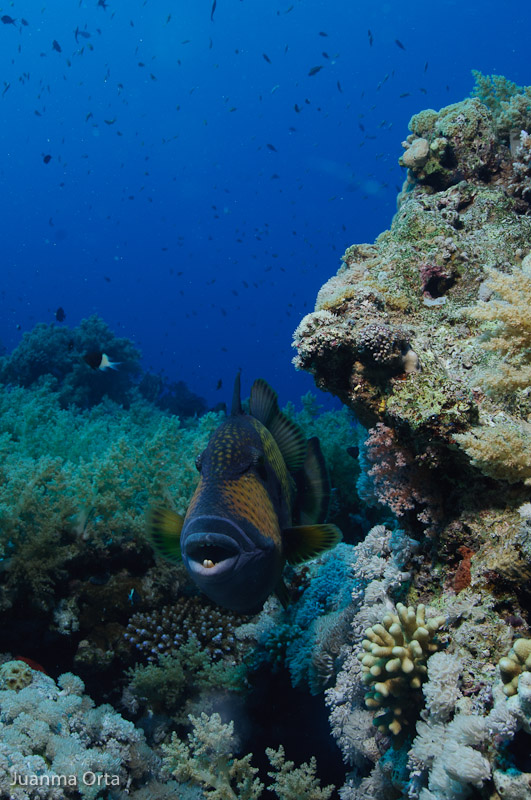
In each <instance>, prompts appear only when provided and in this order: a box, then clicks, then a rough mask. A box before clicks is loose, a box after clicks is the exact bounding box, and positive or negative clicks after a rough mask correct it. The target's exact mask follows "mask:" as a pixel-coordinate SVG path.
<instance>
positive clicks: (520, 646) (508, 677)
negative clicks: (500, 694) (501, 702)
mask: <svg viewBox="0 0 531 800" xmlns="http://www.w3.org/2000/svg"><path fill="white" fill-rule="evenodd" d="M499 667H500V673H501V678H502V681H503V684H504V686H503V691H504V692H505V694H506V695H507V696H508V697H512V696H513V695H515V694H516V693H517V691H518V681H519V678H520V675H521V674H522V672H524V671H527V672H530V673H531V639H517V640H516V642H515V643H514V644H513V646H512V648H511V649H510V651H509V653H508V654H507V655H506V656H504V657H503V658H502V659H500V663H499Z"/></svg>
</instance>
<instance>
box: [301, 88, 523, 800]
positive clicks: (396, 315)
mask: <svg viewBox="0 0 531 800" xmlns="http://www.w3.org/2000/svg"><path fill="white" fill-rule="evenodd" d="M476 81H477V85H476V88H475V90H474V92H473V97H472V98H469V99H467V100H464V101H463V102H461V103H456V104H454V105H451V106H448V107H446V108H443V109H441V110H440V111H438V112H437V111H434V110H431V109H429V110H426V111H423V112H421V113H419V114H417V115H416V116H414V117H413V118H412V119H411V122H410V131H411V133H410V135H409V136H408V137H407V138H406V140H405V141H404V142H402V147H403V153H402V155H401V156H400V163H401V165H402V166H403V167H404V168H405V169H407V174H406V179H405V182H404V185H403V189H402V191H401V193H400V195H399V197H398V208H397V213H396V215H395V216H394V218H393V221H392V224H391V228H390V230H388V231H384V232H383V233H382V234H381V235H380V236H379V237H378V238H377V239H376V241H375V242H374V244H355V245H352V246H351V247H349V248H348V249H347V251H346V252H345V255H344V256H343V259H342V260H343V262H344V263H343V265H342V266H341V268H340V269H339V271H338V273H337V274H336V275H335V276H333V277H331V278H330V279H329V280H328V281H327V282H326V283H325V285H324V286H323V287H322V288H321V290H320V291H319V294H318V296H317V301H316V306H315V310H314V312H312V313H310V314H308V315H307V316H306V317H304V319H303V320H302V321H301V323H300V325H299V327H298V328H297V330H296V332H295V334H294V347H295V348H296V351H297V355H296V357H295V358H294V363H295V366H296V367H297V368H298V369H304V370H307V371H309V372H310V373H312V374H313V376H314V378H315V382H316V384H317V386H319V388H320V389H322V390H325V391H329V392H331V393H333V394H334V395H336V396H338V397H339V398H340V399H341V401H342V402H343V403H344V404H345V405H346V406H348V407H349V408H350V409H352V410H353V411H354V413H355V415H356V417H357V418H358V419H359V420H360V422H361V423H362V425H364V426H365V427H366V428H367V436H366V440H365V443H364V444H363V445H362V446H361V447H360V453H359V462H360V468H361V471H360V476H359V478H358V485H357V488H358V494H359V496H360V497H361V498H362V499H363V500H364V501H365V502H367V503H372V504H379V505H380V506H382V505H383V506H384V507H386V508H387V510H388V511H389V512H390V513H392V515H393V516H394V517H395V519H396V523H395V525H396V526H397V527H398V526H399V528H400V529H401V530H402V531H403V533H404V534H405V535H406V536H407V537H409V538H408V539H407V541H409V542H411V541H412V540H416V542H417V548H416V549H413V550H412V551H411V555H410V556H409V558H407V559H406V560H405V561H404V562H403V564H404V566H405V568H406V569H407V570H408V573H407V576H405V580H404V582H403V583H402V586H401V587H400V588H398V587H395V588H394V589H392V587H390V588H386V587H383V592H380V594H379V597H380V611H379V613H378V614H376V615H375V614H374V610H375V608H374V606H373V605H372V602H371V600H370V596H371V592H372V590H371V592H369V594H368V591H369V590H368V588H365V590H364V598H365V599H364V600H363V604H364V605H363V606H362V607H361V610H359V609H360V598H359V597H358V596H357V595H356V592H353V595H352V599H353V604H354V605H353V607H352V609H351V612H352V615H353V622H352V626H351V632H350V636H349V637H347V638H346V639H345V640H344V647H343V650H342V651H341V652H342V653H343V662H342V667H341V669H340V670H339V673H338V674H337V680H336V683H335V685H334V686H332V687H331V688H329V689H328V690H327V702H328V704H329V706H330V708H331V716H330V720H331V724H332V730H333V734H334V736H335V737H336V739H337V741H338V744H339V746H340V747H341V749H342V752H343V755H344V758H345V762H346V763H347V764H350V765H351V767H352V769H353V772H352V773H351V775H350V777H349V778H348V779H347V782H346V784H345V785H344V787H343V788H342V790H341V792H340V794H341V797H342V800H354V799H357V798H362V797H363V798H365V797H371V798H374V800H387V799H388V798H391V799H392V800H394V799H395V798H401V797H404V798H405V797H412V798H421V800H432V799H433V798H438V799H440V798H449V799H450V798H462V797H469V796H473V797H478V798H479V797H485V798H486V797H513V798H520V797H529V791H530V789H529V786H531V783H530V781H531V762H530V759H529V756H528V754H529V751H530V749H531V748H530V745H531V739H530V736H529V734H530V731H531V728H530V722H529V720H530V717H529V713H530V708H531V707H530V706H529V704H528V689H529V679H530V676H531V672H530V666H529V664H528V661H529V659H528V658H527V654H528V651H529V648H528V645H529V612H530V610H531V592H530V588H529V587H530V583H529V578H530V577H531V538H530V528H531V504H530V503H529V495H530V488H529V487H530V486H531V416H530V415H531V399H530V386H531V312H530V307H529V305H530V300H531V191H530V190H531V169H530V163H531V136H530V133H531V89H530V88H529V87H528V88H525V89H522V88H520V87H518V86H516V85H515V84H512V83H511V82H510V81H507V80H505V79H504V78H501V77H500V76H491V77H487V76H483V75H481V74H479V73H477V74H476ZM397 155H398V154H397ZM391 525H392V523H391ZM370 538H371V536H369V537H368V538H367V540H366V541H367V542H368V541H369V539H370ZM372 538H373V539H374V535H373V536H372ZM360 547H362V545H359V546H358V547H357V548H355V551H356V552H357V551H358V550H359V549H360ZM360 552H361V551H360ZM359 558H360V557H359V556H358V558H357V561H356V560H354V562H353V569H354V572H356V570H357V569H358V567H359V563H360V560H359ZM372 593H373V594H374V592H372ZM399 599H400V600H401V601H403V602H404V603H406V604H407V606H408V607H409V611H408V612H407V614H409V616H410V617H411V619H412V620H413V619H415V620H416V623H415V624H416V625H417V628H416V629H415V630H413V628H414V627H415V626H414V625H412V626H411V630H412V633H411V634H407V630H406V628H407V626H406V627H404V622H403V620H402V617H403V616H404V615H406V606H401V605H400V603H397V600H399ZM419 602H420V603H421V604H426V606H428V607H429V619H431V620H433V626H434V629H435V626H436V627H439V628H440V630H439V634H438V636H439V639H438V642H437V644H436V648H434V649H438V650H442V652H436V653H435V654H434V655H431V656H430V657H429V658H427V659H426V657H425V656H426V653H425V654H424V656H423V654H422V652H421V651H422V645H423V641H424V638H425V637H426V636H427V635H428V634H429V630H428V627H429V626H427V625H425V624H424V623H423V622H422V615H423V614H424V610H423V609H421V607H420V606H417V605H416V604H417V603H419ZM395 604H396V605H395ZM364 609H371V612H370V613H367V611H366V610H364ZM420 609H421V610H420ZM376 610H378V607H376ZM419 610H420V611H419ZM419 613H420V619H421V622H419V621H418V620H419ZM435 615H437V617H436V616H435ZM405 618H406V617H405V616H404V619H405ZM442 618H444V620H445V621H444V622H442ZM435 621H436V625H435ZM441 625H442V628H441ZM423 637H424V638H423ZM364 639H365V642H364V644H362V642H363V640H364ZM426 641H427V639H426ZM518 642H520V644H518ZM513 644H514V645H515V646H514V648H513V649H511V645H513ZM363 648H364V649H365V652H364V650H363ZM417 651H418V656H419V657H422V658H423V659H424V660H421V661H420V662H419V664H420V666H417V665H416V661H415V659H414V658H412V654H413V655H415V654H416V653H417ZM428 655H429V653H428ZM360 657H361V659H362V660H363V661H362V665H360ZM500 661H501V663H500V665H499V666H498V663H499V662H500ZM404 665H405V666H404ZM336 668H337V664H336ZM411 676H413V679H412V678H411ZM416 676H419V677H418V678H417V677H416ZM420 684H422V690H421V688H420ZM367 687H369V690H368V691H367ZM406 687H408V688H406ZM423 695H424V696H423ZM507 696H508V697H509V699H507ZM364 706H366V708H364ZM404 709H406V711H407V715H409V717H407V716H406V719H405V720H403V719H402V717H400V715H401V714H403V713H404ZM382 711H383V712H384V713H383V714H382ZM392 714H394V716H395V718H396V721H395V722H394V723H390V720H391V719H392ZM397 715H398V716H397ZM375 716H377V719H376V720H374V717H375ZM400 720H402V721H400ZM374 721H375V722H376V727H375V726H374V724H373V722H374ZM404 722H405V723H406V724H403V723H404ZM526 753H527V755H524V754H526Z"/></svg>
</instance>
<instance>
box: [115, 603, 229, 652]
mask: <svg viewBox="0 0 531 800" xmlns="http://www.w3.org/2000/svg"><path fill="white" fill-rule="evenodd" d="M240 622H241V619H239V617H238V615H237V614H233V613H232V612H230V611H226V610H225V609H220V608H217V607H216V606H214V605H212V604H210V603H208V602H207V601H205V600H204V599H202V598H201V599H200V598H198V597H180V598H179V600H178V601H177V602H176V603H174V604H173V605H171V606H163V607H162V608H160V609H153V610H152V611H150V612H148V613H138V614H133V616H132V617H131V619H130V620H129V624H128V625H127V629H126V632H125V637H126V639H127V640H128V641H129V642H130V643H131V644H133V645H134V646H135V647H136V649H137V650H139V651H140V652H141V653H142V654H144V655H147V657H148V660H150V661H154V660H156V659H157V658H158V657H159V656H161V655H165V654H170V653H172V652H173V651H175V650H178V649H179V648H180V647H181V645H182V644H184V643H186V642H188V641H190V639H192V638H195V640H196V641H197V643H198V644H199V645H200V646H201V647H202V648H203V649H204V650H206V651H207V653H208V654H209V655H210V657H212V658H213V659H214V660H215V659H218V658H222V657H223V656H226V655H231V654H232V655H233V654H234V652H235V639H234V628H235V626H236V625H238V624H239V623H240Z"/></svg>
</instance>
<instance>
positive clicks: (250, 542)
mask: <svg viewBox="0 0 531 800" xmlns="http://www.w3.org/2000/svg"><path fill="white" fill-rule="evenodd" d="M197 466H198V469H199V470H200V473H201V477H200V480H199V484H198V486H197V489H196V491H195V493H194V495H193V497H192V500H191V501H190V505H189V507H188V510H187V512H186V516H185V517H184V520H183V519H182V518H180V517H178V515H176V514H174V513H173V512H169V511H165V510H162V509H154V510H153V511H152V512H151V516H150V523H149V527H150V532H151V536H152V540H153V542H154V544H155V545H156V547H157V548H158V549H159V550H161V551H162V553H163V554H164V555H166V556H169V557H173V558H174V559H180V558H182V561H183V563H184V566H185V567H186V569H187V570H188V573H189V574H190V577H191V578H192V580H193V581H194V582H195V584H196V585H197V586H198V588H199V589H200V590H201V591H202V592H204V593H205V594H206V595H207V596H208V597H209V598H210V599H211V600H213V601H214V602H215V603H217V604H218V605H220V606H223V607H225V608H229V609H232V610H233V611H237V612H239V613H256V612H257V611H258V610H259V609H260V608H261V607H262V605H263V603H264V601H265V600H266V599H267V597H268V596H269V595H270V594H271V593H272V592H276V593H277V595H278V596H279V598H280V599H281V601H282V602H283V603H284V604H285V603H286V587H285V586H284V584H283V581H282V570H283V567H284V564H285V563H286V561H289V562H290V563H298V562H300V561H303V560H306V559H307V558H312V557H314V556H315V555H317V554H318V553H320V552H322V551H323V550H326V549H328V548H330V547H333V546H334V545H335V544H336V543H337V542H338V541H339V540H340V538H341V533H340V531H339V530H338V529H337V528H336V527H335V526H334V525H325V524H316V523H321V522H322V519H323V518H324V516H325V514H326V510H327V505H328V497H329V486H328V479H327V476H326V468H325V465H324V461H323V458H322V455H321V451H320V448H319V443H318V441H317V439H311V440H310V441H309V442H306V440H305V439H304V436H303V435H302V432H301V431H300V429H299V428H298V426H297V425H295V424H294V423H293V422H290V420H288V419H287V417H285V416H284V414H282V413H281V412H280V410H279V408H278V403H277V396H276V394H275V393H274V392H273V390H272V389H271V388H270V387H269V386H268V384H267V383H266V382H265V381H263V380H260V379H259V380H257V381H255V383H254V384H253V386H252V389H251V399H250V413H249V414H244V413H243V412H242V411H241V406H240V402H239V379H237V381H236V386H235V393H234V399H233V411H232V414H231V416H230V417H228V418H227V419H226V420H225V421H224V422H222V423H221V425H220V426H219V427H218V428H217V430H215V431H214V433H213V434H212V436H211V438H210V441H209V443H208V446H207V448H206V449H205V451H204V452H203V453H202V455H201V456H200V457H199V459H198V462H197ZM294 523H298V524H296V525H295V527H294Z"/></svg>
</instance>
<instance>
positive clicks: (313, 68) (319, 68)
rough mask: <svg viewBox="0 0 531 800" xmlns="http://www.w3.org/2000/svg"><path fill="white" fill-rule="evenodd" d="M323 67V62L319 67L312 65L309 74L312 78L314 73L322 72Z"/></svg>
mask: <svg viewBox="0 0 531 800" xmlns="http://www.w3.org/2000/svg"><path fill="white" fill-rule="evenodd" d="M322 68H323V65H322V64H320V65H319V66H318V67H312V68H311V70H310V71H309V73H308V75H309V76H310V78H311V77H312V75H317V73H318V72H320V70H322Z"/></svg>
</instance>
